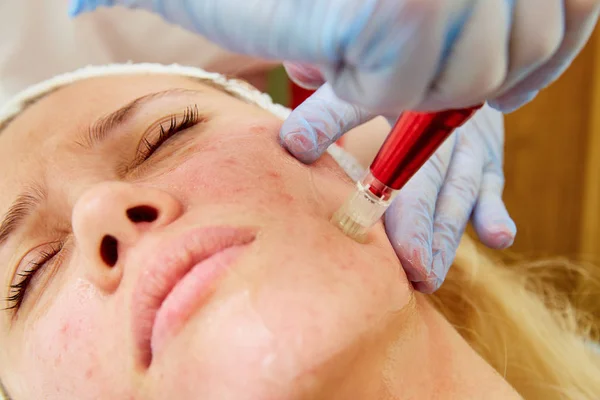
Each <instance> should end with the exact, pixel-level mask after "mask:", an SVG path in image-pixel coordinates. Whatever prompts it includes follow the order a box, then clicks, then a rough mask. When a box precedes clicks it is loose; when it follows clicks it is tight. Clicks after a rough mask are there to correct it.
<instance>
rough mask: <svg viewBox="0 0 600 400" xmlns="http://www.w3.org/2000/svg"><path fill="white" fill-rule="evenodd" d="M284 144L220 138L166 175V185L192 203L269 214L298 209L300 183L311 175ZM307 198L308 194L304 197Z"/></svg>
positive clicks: (248, 138) (261, 139)
mask: <svg viewBox="0 0 600 400" xmlns="http://www.w3.org/2000/svg"><path fill="white" fill-rule="evenodd" d="M299 171H301V167H299V166H297V165H296V162H295V161H294V160H291V159H290V156H288V155H287V154H286V153H285V151H284V150H283V149H282V148H281V146H279V144H278V143H276V142H273V141H271V140H266V139H265V138H264V137H259V136H257V137H255V138H252V137H248V135H244V136H242V135H234V134H231V135H229V136H226V137H223V138H219V139H215V140H214V141H211V143H209V144H206V145H203V146H202V147H201V148H200V149H199V150H198V152H197V153H195V154H194V155H193V156H192V157H190V158H189V159H188V160H186V161H185V162H184V163H182V164H181V165H180V166H179V167H178V168H176V169H175V170H173V171H172V172H171V173H169V174H168V176H165V184H167V185H169V186H170V187H171V188H172V189H175V190H177V191H178V192H180V193H182V194H183V195H184V196H185V197H187V198H198V197H206V201H211V202H218V203H221V204H222V203H240V202H244V203H246V204H248V203H249V202H251V203H252V206H253V207H255V209H256V207H258V208H264V209H267V210H268V209H271V208H272V207H274V206H275V207H277V206H279V207H293V206H295V205H296V204H297V203H298V202H299V201H300V199H301V198H302V197H303V196H299V193H298V190H297V188H295V187H294V184H295V183H297V182H298V181H299V180H302V179H303V177H306V173H304V174H303V173H299ZM304 197H305V195H304Z"/></svg>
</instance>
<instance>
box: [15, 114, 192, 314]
mask: <svg viewBox="0 0 600 400" xmlns="http://www.w3.org/2000/svg"><path fill="white" fill-rule="evenodd" d="M198 122H200V116H199V114H198V106H196V105H194V106H190V107H188V108H186V109H185V111H184V112H183V118H182V119H181V121H179V122H178V121H177V115H172V116H171V118H170V121H169V127H168V128H167V129H166V130H165V128H164V127H163V126H162V124H161V125H160V133H159V137H158V139H157V140H156V141H155V142H154V143H152V142H150V141H149V140H148V139H146V138H144V139H143V140H144V145H145V147H146V148H145V150H144V151H141V153H142V154H141V161H145V160H147V159H148V158H150V156H152V154H153V153H154V152H155V151H156V150H158V149H159V148H160V146H162V145H163V144H164V143H165V142H166V141H167V140H169V139H170V138H172V137H173V136H175V135H176V134H177V133H179V132H182V131H184V130H186V129H188V128H191V127H192V126H194V125H196V124H198ZM50 246H51V249H50V251H42V252H40V254H39V257H38V259H37V260H36V261H31V262H29V265H28V268H27V269H26V270H25V271H23V272H21V273H20V274H19V276H20V277H21V280H20V281H19V282H17V283H15V284H13V285H11V286H10V294H9V296H8V297H7V298H6V302H7V303H8V306H7V307H6V310H18V309H19V308H20V307H21V305H22V303H23V300H24V298H25V295H26V293H27V288H28V287H29V284H30V283H31V281H32V279H33V278H34V276H35V274H36V273H37V272H38V271H40V270H41V269H42V268H43V267H45V266H46V265H47V264H48V263H50V262H51V261H52V260H53V259H54V257H56V255H58V253H60V251H61V249H62V243H59V242H56V243H51V244H50Z"/></svg>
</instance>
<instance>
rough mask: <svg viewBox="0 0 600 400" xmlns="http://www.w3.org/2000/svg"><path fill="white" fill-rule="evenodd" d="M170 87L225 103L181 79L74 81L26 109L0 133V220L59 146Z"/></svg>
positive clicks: (38, 177)
mask: <svg viewBox="0 0 600 400" xmlns="http://www.w3.org/2000/svg"><path fill="white" fill-rule="evenodd" d="M173 88H191V89H195V90H202V91H203V92H206V93H207V95H210V94H214V95H215V96H221V97H223V98H224V99H227V98H230V97H229V96H226V95H224V94H222V93H221V92H219V91H218V90H216V89H213V88H211V87H209V86H207V85H204V84H202V83H200V82H194V81H192V80H191V79H189V78H184V77H178V76H165V75H144V76H111V77H101V78H93V79H88V80H83V81H79V82H76V83H74V84H72V85H69V86H67V87H64V88H61V89H59V90H57V91H55V92H53V93H51V94H49V95H47V96H46V97H44V98H42V99H40V100H39V101H37V102H36V103H34V104H33V105H31V106H30V107H28V108H27V109H26V110H25V111H24V112H22V113H21V114H20V115H19V116H18V117H17V118H15V119H14V120H13V121H12V122H11V123H10V124H9V125H8V126H7V127H6V128H5V129H4V130H2V131H1V132H0V171H2V174H1V176H2V180H0V215H1V214H2V212H3V211H4V207H5V204H6V202H7V201H10V199H12V198H14V196H15V195H16V193H17V191H18V190H19V188H20V185H21V184H22V183H23V182H29V181H32V180H44V179H43V175H44V172H45V171H46V169H47V166H48V165H47V164H48V162H49V159H50V158H53V157H61V151H60V149H61V148H63V147H64V146H61V144H64V143H66V142H67V141H72V140H74V139H75V137H76V136H77V135H80V134H81V133H82V132H86V131H87V129H88V127H89V125H90V124H91V123H92V122H93V121H95V120H96V119H98V118H99V117H102V116H104V115H106V114H109V113H111V112H113V111H115V110H116V109H117V108H119V107H122V106H124V105H126V104H128V103H129V102H131V101H133V100H135V99H137V98H139V97H141V96H144V95H147V94H149V93H155V92H160V91H164V90H168V89H173ZM231 100H233V101H235V100H234V99H233V98H231Z"/></svg>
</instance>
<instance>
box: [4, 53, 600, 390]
mask: <svg viewBox="0 0 600 400" xmlns="http://www.w3.org/2000/svg"><path fill="white" fill-rule="evenodd" d="M142 73H152V74H157V73H158V74H174V75H181V76H187V77H191V78H195V79H198V80H202V81H203V82H204V83H207V82H212V84H213V85H216V86H217V87H219V88H221V89H223V90H225V91H227V92H228V93H230V94H232V95H234V96H236V97H238V98H240V99H242V100H244V101H247V102H250V103H253V104H257V105H258V106H260V107H262V108H264V109H267V110H269V111H271V112H273V113H274V114H275V115H277V116H279V117H281V118H285V117H286V116H287V115H289V110H288V109H286V108H284V107H282V106H280V105H277V104H273V103H272V101H271V99H270V98H269V97H268V96H267V95H265V94H262V93H260V92H258V91H257V90H256V89H254V88H251V87H249V85H247V84H245V83H243V82H241V81H238V80H235V79H228V78H226V77H224V76H222V75H219V74H215V73H209V72H205V71H202V70H200V69H198V68H193V67H183V66H178V65H171V66H162V65H158V64H126V65H109V66H90V67H86V68H83V69H81V70H78V71H75V72H72V73H68V74H64V75H60V76H58V77H55V78H53V79H51V80H49V81H46V82H42V83H40V84H38V85H35V86H33V87H30V88H28V89H26V90H25V91H23V92H22V93H21V94H19V95H17V96H15V98H14V99H13V100H12V101H11V102H9V103H7V104H5V105H4V106H3V107H0V129H1V127H2V125H3V124H8V123H9V122H10V121H11V120H12V119H13V118H15V117H16V116H17V115H18V114H19V113H20V112H22V111H23V110H24V109H25V108H27V107H28V106H29V105H31V104H32V102H35V101H36V100H37V99H39V98H41V97H42V96H44V95H46V94H48V93H51V92H52V91H53V90H55V89H57V88H60V87H62V86H65V85H68V84H70V83H73V82H75V81H77V80H81V79H87V78H90V77H94V76H107V75H122V74H142ZM328 151H329V153H330V155H332V156H333V158H334V159H336V161H337V162H338V163H339V164H340V166H342V167H343V168H344V170H345V171H346V172H347V173H348V174H349V175H350V176H351V177H352V178H353V179H355V180H356V179H358V177H360V176H361V175H362V168H361V167H360V166H359V164H358V162H357V161H356V160H353V159H352V157H351V156H349V155H348V154H345V153H344V152H342V151H341V150H340V149H339V148H338V147H337V146H335V145H332V146H331V147H330V148H329V149H328ZM567 281H570V282H572V283H573V284H571V285H565V282H567ZM599 288H600V270H598V269H596V268H595V267H592V266H589V267H588V268H584V267H582V266H575V265H574V264H572V263H569V262H566V261H564V260H563V261H560V262H537V263H529V264H523V263H520V264H518V265H516V266H512V267H511V266H507V265H504V264H502V263H501V262H499V261H498V260H497V259H494V258H493V257H492V256H490V255H489V254H488V253H486V252H484V251H483V250H482V249H480V248H479V247H478V246H477V245H475V243H474V241H473V240H472V239H470V238H469V237H468V236H465V238H464V239H463V242H462V243H461V246H460V247H459V249H458V254H457V257H456V261H455V263H454V265H453V267H452V268H451V269H450V272H449V275H448V277H447V279H446V282H445V283H444V285H442V287H441V288H440V290H438V291H437V292H436V293H435V294H434V295H432V296H430V300H431V301H432V303H433V304H434V305H435V306H436V307H437V309H438V310H439V311H440V312H441V313H442V314H443V315H444V316H445V317H446V319H448V321H449V322H450V323H452V324H453V325H454V327H455V328H456V329H457V330H458V332H459V333H460V334H461V335H462V336H463V337H464V338H465V340H467V342H468V343H469V344H470V345H471V346H472V347H473V348H474V349H475V351H477V352H478V353H479V354H480V355H481V356H482V357H483V358H484V359H485V360H486V361H487V362H488V363H489V364H490V365H492V366H493V367H494V368H495V369H496V370H497V371H498V372H499V373H500V374H501V375H503V376H504V377H505V378H506V379H507V381H508V382H509V383H510V384H511V385H512V386H513V387H514V388H515V389H516V390H517V391H518V392H519V393H520V394H521V395H522V396H523V397H524V398H525V399H532V400H554V399H565V398H566V399H573V400H579V399H581V400H583V399H589V400H592V399H594V400H595V399H600V362H599V355H598V353H595V352H594V351H593V350H592V349H593V347H592V346H591V345H590V344H591V343H596V342H597V341H598V339H599V336H598V330H597V327H598V321H599V319H598V316H599V315H600V302H599V301H598V300H597V296H598V292H599V290H598V289H599ZM594 316H595V317H594ZM0 375H1V374H0ZM0 378H1V376H0ZM0 399H2V400H4V399H9V397H8V396H7V394H6V393H4V389H3V387H2V384H1V382H0Z"/></svg>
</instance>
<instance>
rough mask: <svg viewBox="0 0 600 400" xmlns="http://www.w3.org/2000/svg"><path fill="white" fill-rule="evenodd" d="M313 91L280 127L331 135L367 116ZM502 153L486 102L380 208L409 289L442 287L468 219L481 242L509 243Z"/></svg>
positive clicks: (499, 121)
mask: <svg viewBox="0 0 600 400" xmlns="http://www.w3.org/2000/svg"><path fill="white" fill-rule="evenodd" d="M316 94H317V95H316V96H313V97H311V98H309V99H307V100H306V101H305V102H304V103H303V104H301V105H300V106H299V108H298V109H297V110H298V111H299V112H298V113H295V114H292V115H291V116H290V117H289V118H288V119H287V120H286V121H285V122H284V129H285V128H286V127H287V128H288V129H290V130H293V129H297V128H300V127H303V126H306V125H309V126H311V128H310V129H313V130H314V132H326V131H330V132H338V133H339V132H345V131H347V130H350V129H352V128H354V127H355V126H357V125H359V124H361V123H362V122H363V121H365V120H368V119H371V118H373V117H374V116H375V115H370V114H369V113H367V112H366V111H365V110H364V109H362V108H360V107H357V106H355V105H352V104H350V103H346V102H344V101H342V100H339V99H338V98H337V97H336V96H335V94H334V93H333V90H332V88H331V86H329V84H325V85H323V86H322V87H321V88H319V89H318V91H317V92H316ZM389 122H390V123H394V122H395V121H393V120H390V121H389ZM327 143H328V141H326V140H325V141H323V145H322V146H323V147H322V148H323V149H325V148H326V144H327ZM503 150H504V117H503V115H502V113H500V112H499V111H496V110H494V109H492V108H491V107H489V106H487V105H486V106H484V107H483V108H482V109H481V110H480V111H478V112H477V113H476V114H475V116H474V117H473V118H471V119H470V120H469V121H468V122H467V123H466V124H465V125H463V126H462V127H461V128H459V129H457V130H456V131H455V132H454V134H452V135H451V136H450V137H449V138H448V140H446V142H444V144H443V145H442V146H441V147H440V148H439V149H438V150H437V151H436V153H435V154H434V156H433V157H431V159H430V160H429V161H428V162H427V163H426V164H425V165H424V166H423V167H422V168H421V169H420V170H419V171H418V172H417V173H416V174H415V176H414V177H413V178H412V179H411V180H410V181H409V182H408V183H407V184H406V186H404V188H402V190H401V191H400V192H399V193H398V195H397V197H396V199H394V202H393V203H392V205H391V206H390V208H389V209H388V210H387V212H386V213H385V225H386V231H387V235H388V238H389V239H390V242H391V243H392V245H393V247H394V250H395V251H396V254H397V255H398V257H399V258H400V261H402V266H403V268H404V270H405V271H406V274H407V276H408V278H409V279H410V281H411V282H413V286H414V287H415V288H416V289H417V290H419V291H421V292H424V293H432V292H434V291H435V290H437V289H438V288H439V286H440V285H441V284H442V282H443V281H444V279H445V277H446V274H447V273H448V269H449V268H450V265H451V264H452V262H453V260H454V256H455V254H456V250H457V248H458V245H459V242H460V239H461V238H462V235H463V233H464V230H465V227H466V225H467V223H468V222H469V219H471V221H472V223H473V227H474V228H475V231H476V232H477V235H478V236H479V239H480V240H481V241H482V242H483V243H484V244H485V245H486V246H488V247H490V248H493V249H504V248H507V247H509V246H510V245H512V243H513V241H514V238H515V235H516V231H517V229H516V226H515V224H514V222H513V221H512V219H511V218H510V216H509V214H508V212H507V210H506V207H505V206H504V202H503V201H502V191H503V188H504V172H503V168H502V167H503Z"/></svg>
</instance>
